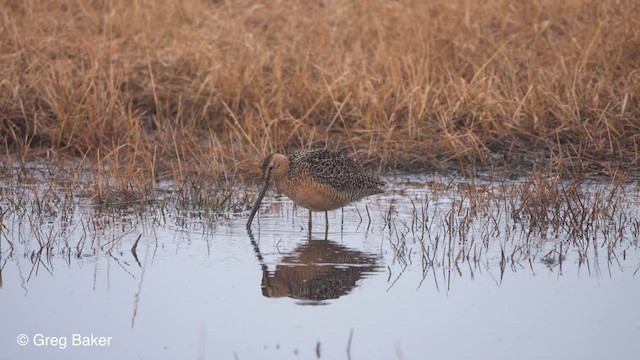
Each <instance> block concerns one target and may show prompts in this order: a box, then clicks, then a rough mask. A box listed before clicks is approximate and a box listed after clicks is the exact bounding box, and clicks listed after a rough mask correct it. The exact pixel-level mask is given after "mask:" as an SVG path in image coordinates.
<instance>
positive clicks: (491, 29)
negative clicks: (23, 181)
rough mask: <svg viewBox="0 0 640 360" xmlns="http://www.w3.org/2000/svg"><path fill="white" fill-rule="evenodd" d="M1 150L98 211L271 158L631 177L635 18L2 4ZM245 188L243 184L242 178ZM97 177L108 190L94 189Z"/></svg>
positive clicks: (629, 12) (441, 8) (381, 6)
mask: <svg viewBox="0 0 640 360" xmlns="http://www.w3.org/2000/svg"><path fill="white" fill-rule="evenodd" d="M0 11H1V12H2V16H0V38H2V39H3V41H2V42H1V43H0V53H1V54H3V55H2V56H0V79H1V80H0V120H1V123H0V138H1V139H2V142H3V144H4V146H3V147H4V149H3V150H4V152H5V153H7V154H9V155H12V156H13V157H14V158H16V159H18V161H21V162H24V161H26V160H28V159H33V158H34V157H35V158H42V157H44V156H45V154H47V153H48V154H51V155H52V156H55V157H73V158H76V159H83V160H82V161H84V162H85V163H86V164H89V165H91V166H93V167H94V169H96V170H98V171H100V172H101V176H103V175H104V177H103V178H101V180H100V181H98V182H97V183H98V185H97V187H96V188H95V189H94V197H95V198H96V199H97V200H98V201H111V200H109V199H111V198H113V199H114V200H113V201H128V200H130V199H143V200H144V199H145V198H146V197H147V196H148V193H149V191H150V190H149V189H155V185H157V183H158V182H159V181H162V180H163V179H167V178H173V179H178V180H179V182H180V181H183V180H184V179H185V178H188V177H189V174H190V173H199V174H204V176H206V177H207V178H209V179H216V180H227V181H228V180H229V179H237V178H242V179H246V177H245V176H246V175H247V174H250V175H253V176H255V175H256V173H257V166H256V164H257V163H258V162H259V161H260V159H261V158H262V156H264V155H265V154H266V153H268V152H273V151H284V152H286V151H290V150H293V149H297V148H303V147H309V146H317V147H324V146H326V147H329V148H335V149H341V150H343V151H345V152H347V153H349V154H352V155H354V156H355V157H357V158H358V159H359V160H360V161H362V162H363V163H364V164H365V165H367V166H371V167H373V166H374V164H376V165H375V166H377V167H379V168H385V169H404V170H414V171H416V170H446V169H458V170H460V169H461V170H462V171H464V172H465V173H468V174H471V175H473V174H474V172H475V171H477V170H478V169H486V168H494V169H495V168H507V169H510V170H509V171H515V172H519V171H527V172H528V171H531V170H532V169H534V168H535V167H536V166H538V165H536V164H543V165H542V166H545V167H548V168H550V169H552V170H553V171H555V172H558V173H561V174H563V175H567V174H568V175H569V176H571V175H572V174H582V173H594V172H595V173H605V174H612V173H615V172H616V171H619V170H620V169H623V170H631V171H635V170H637V163H638V155H639V153H638V146H639V145H638V143H639V142H638V140H639V138H638V136H639V135H638V134H640V127H639V125H640V124H639V119H640V106H639V105H640V99H639V98H638V94H639V93H640V72H638V70H637V64H638V63H640V52H639V50H638V49H639V48H640V30H638V29H640V5H638V3H637V2H635V1H615V0H605V1H589V0H571V1H560V0H552V1H541V0H533V1H529V0H527V1H525V0H518V1H504V0H491V1H483V2H474V1H465V0H454V1H444V0H442V1H440V0H436V1H428V2H424V1H403V2H386V1H373V0H371V1H358V2H342V1H315V2H308V1H275V2H273V1H267V2H255V1H235V2H230V1H227V2H218V1H200V0H183V1H173V0H160V1H149V0H141V1H136V2H134V3H131V2H129V1H120V0H115V1H87V0H72V1H69V0H64V1H63V0H53V1H38V0H33V1H12V0H6V1H2V3H1V5H0ZM239 175H242V177H241V176H239ZM106 177H109V178H111V179H116V180H110V181H108V182H107V181H106V180H105V179H106Z"/></svg>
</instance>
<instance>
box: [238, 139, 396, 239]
mask: <svg viewBox="0 0 640 360" xmlns="http://www.w3.org/2000/svg"><path fill="white" fill-rule="evenodd" d="M262 176H263V179H264V185H263V186H262V190H260V193H259V194H258V198H257V199H256V202H255V204H254V205H253V209H252V210H251V215H249V221H247V228H251V222H252V221H253V217H254V216H255V215H256V213H257V212H258V209H259V208H260V203H261V202H262V198H263V197H264V194H265V193H266V192H267V189H268V188H269V186H270V185H271V184H272V183H273V184H274V185H275V186H276V188H277V189H278V190H279V191H280V192H282V193H284V194H285V195H286V196H287V197H288V198H289V199H291V200H292V201H293V202H294V203H295V204H297V205H298V206H301V207H303V208H306V209H309V231H311V212H312V211H324V212H325V223H326V224H327V225H328V222H329V218H328V215H327V211H329V210H334V209H338V208H341V207H343V206H345V205H347V204H349V203H351V202H354V201H357V200H360V199H362V198H364V197H366V196H370V195H375V194H380V193H382V192H383V191H382V189H381V188H380V186H384V185H385V182H384V181H381V180H380V179H378V178H377V177H374V176H371V175H368V174H366V173H364V171H363V170H362V168H361V167H360V166H359V165H358V164H357V163H356V162H355V161H354V160H352V159H350V158H348V157H345V156H344V155H342V154H340V153H338V152H335V151H331V150H325V149H316V150H299V151H296V152H294V153H292V154H290V155H289V156H285V155H282V154H271V155H269V156H267V157H266V158H265V159H264V161H263V163H262Z"/></svg>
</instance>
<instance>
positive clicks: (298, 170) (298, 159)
mask: <svg viewBox="0 0 640 360" xmlns="http://www.w3.org/2000/svg"><path fill="white" fill-rule="evenodd" d="M288 159H289V171H288V173H287V178H288V179H289V180H294V179H300V178H304V177H306V176H310V177H312V178H313V179H314V180H315V181H317V182H318V183H320V184H325V185H330V186H331V187H333V188H335V190H336V191H338V192H339V193H342V194H344V195H346V196H347V197H348V198H349V199H350V200H351V201H355V200H358V199H361V198H363V197H365V196H369V195H375V194H380V193H382V189H380V188H379V186H384V185H385V182H384V181H381V180H380V179H378V178H376V177H373V176H371V175H368V174H366V173H364V171H363V170H362V167H360V165H358V164H357V163H356V162H355V161H354V160H353V159H350V158H348V157H346V156H344V155H342V154H340V153H338V152H335V151H331V150H326V149H316V150H300V151H296V152H294V153H292V154H290V155H289V156H288Z"/></svg>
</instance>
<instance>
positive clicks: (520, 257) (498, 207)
mask: <svg viewBox="0 0 640 360" xmlns="http://www.w3.org/2000/svg"><path fill="white" fill-rule="evenodd" d="M428 189H429V190H428V192H427V193H426V194H425V193H424V192H423V191H419V192H415V191H413V192H409V193H407V192H406V190H401V191H400V193H399V194H396V195H394V197H395V196H401V197H402V198H403V199H405V201H410V202H411V204H412V205H413V206H403V207H396V206H395V205H394V202H393V201H391V202H389V205H388V206H389V208H388V210H387V211H386V212H385V215H384V220H385V221H384V223H385V229H386V230H387V235H385V239H387V240H388V241H389V242H390V246H391V248H392V249H393V252H394V264H396V267H398V268H400V270H399V272H397V273H396V276H397V277H400V276H401V275H402V272H403V271H404V269H405V268H408V267H412V266H413V267H416V266H418V265H419V266H421V268H422V271H423V275H424V277H425V279H426V278H427V276H428V275H429V276H430V277H431V276H433V277H434V280H435V281H436V286H439V287H440V286H441V285H442V284H441V283H439V282H438V276H437V275H436V273H437V272H438V273H439V272H440V271H439V269H442V274H443V275H444V276H443V277H442V278H441V280H444V282H445V284H444V285H445V288H446V289H448V288H449V286H450V284H451V281H452V279H453V278H455V277H456V275H455V274H458V275H459V276H462V275H463V273H467V274H470V276H471V277H472V278H473V277H474V274H475V273H483V272H489V273H495V274H496V281H498V282H501V281H502V279H503V277H504V276H505V273H506V271H507V270H511V271H519V270H523V269H530V270H531V271H533V269H534V268H535V265H534V264H536V263H542V264H544V265H545V266H547V267H549V268H550V269H554V268H556V269H558V268H559V271H560V273H562V266H563V263H564V262H565V261H566V260H570V262H571V264H572V265H575V264H577V266H578V269H579V270H580V269H582V268H584V269H585V271H587V272H588V273H589V274H590V275H594V274H595V275H597V274H599V273H600V271H602V270H603V269H602V268H601V265H600V263H601V262H602V263H603V264H605V267H606V269H608V270H609V271H611V268H612V267H617V266H620V267H623V265H622V263H623V262H624V261H625V260H626V259H627V256H628V253H629V252H632V253H633V252H634V251H637V248H638V241H637V239H638V235H640V232H639V231H638V229H639V228H640V227H639V225H638V220H637V218H638V203H639V202H638V201H639V200H638V192H637V191H638V190H637V187H635V186H634V185H633V184H632V183H630V182H627V181H626V179H624V178H619V179H615V180H612V181H611V182H610V183H602V182H590V181H586V180H562V179H559V178H558V177H548V176H546V175H545V174H543V173H534V174H532V176H531V177H530V178H528V179H526V180H524V181H517V182H511V181H504V180H503V181H501V182H500V181H494V182H486V181H478V182H467V181H458V180H452V179H446V182H443V181H441V180H435V181H433V182H431V183H430V184H428ZM636 261H637V259H636ZM396 270H397V269H396ZM637 271H638V270H637V268H636V272H637ZM392 286H393V283H392Z"/></svg>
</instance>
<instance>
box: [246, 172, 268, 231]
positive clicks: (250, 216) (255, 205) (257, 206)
mask: <svg viewBox="0 0 640 360" xmlns="http://www.w3.org/2000/svg"><path fill="white" fill-rule="evenodd" d="M268 188H269V179H265V181H264V185H263V186H262V190H260V194H258V198H257V199H256V203H255V204H253V209H251V215H249V221H247V229H248V228H250V227H251V222H253V217H254V216H256V213H257V212H258V209H260V203H261V202H262V198H263V197H264V194H266V193H267V189H268Z"/></svg>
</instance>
